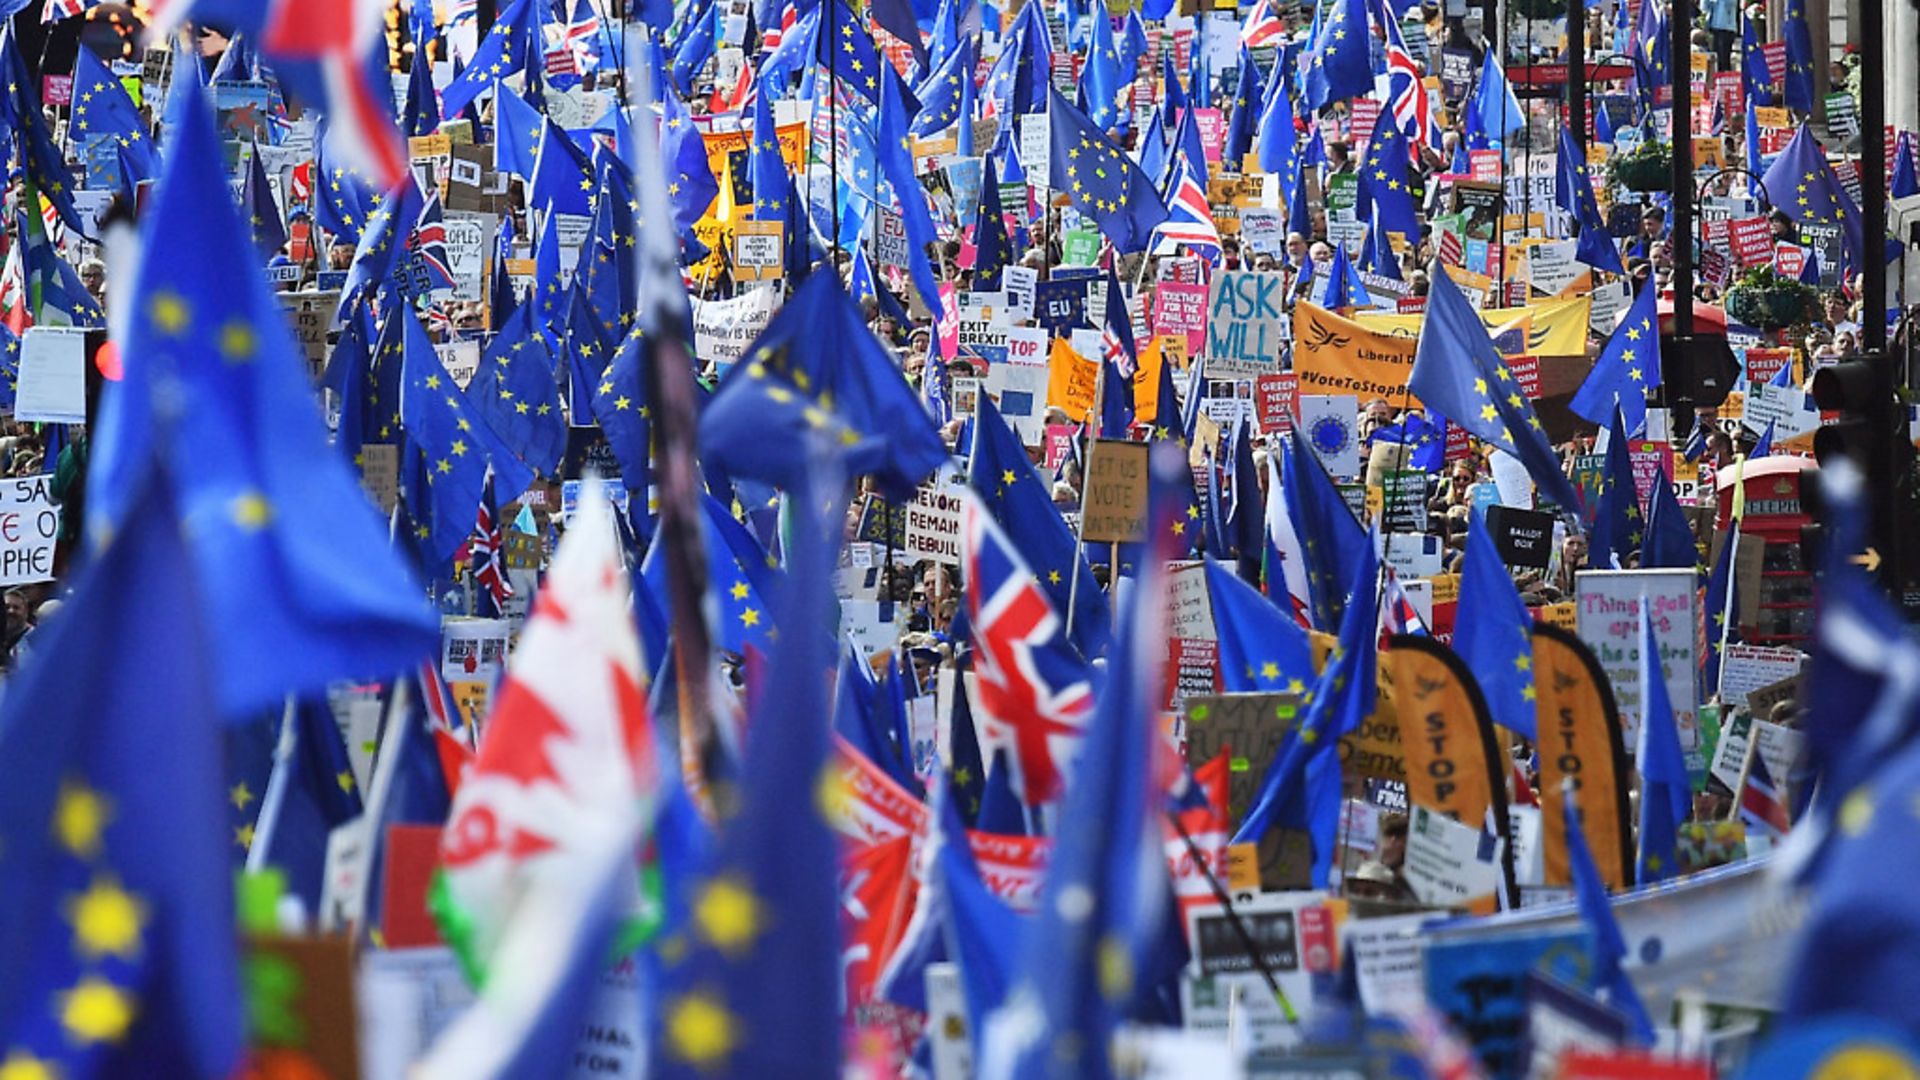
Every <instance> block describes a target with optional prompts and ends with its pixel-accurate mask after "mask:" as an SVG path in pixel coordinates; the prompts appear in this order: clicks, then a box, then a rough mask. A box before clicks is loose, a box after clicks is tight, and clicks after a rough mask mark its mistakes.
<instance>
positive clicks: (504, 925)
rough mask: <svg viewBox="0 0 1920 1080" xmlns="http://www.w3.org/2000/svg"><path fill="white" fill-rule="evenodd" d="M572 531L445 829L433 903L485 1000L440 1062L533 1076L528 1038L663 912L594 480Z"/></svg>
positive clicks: (620, 608)
mask: <svg viewBox="0 0 1920 1080" xmlns="http://www.w3.org/2000/svg"><path fill="white" fill-rule="evenodd" d="M590 486H591V487H593V489H594V490H592V491H589V492H587V493H585V494H583V495H582V501H581V506H582V510H581V513H580V515H579V516H578V517H576V518H575V520H574V524H573V527H572V528H571V529H569V530H568V531H567V535H566V539H565V540H563V541H562V542H561V544H560V549H559V551H558V552H557V553H556V555H555V557H554V562H553V568H552V570H551V572H550V573H549V574H548V576H547V581H546V584H545V586H544V587H543V588H542V589H541V590H540V593H539V594H538V596H537V597H536V598H535V600H534V606H533V611H532V614H531V616H530V617H529V619H528V621H527V626H526V629H525V630H524V631H523V632H522V634H521V637H520V646H519V649H518V650H517V651H516V652H515V654H514V657H513V660H512V661H511V662H510V663H509V665H508V667H507V674H506V678H505V680H504V681H503V682H502V684H501V687H500V693H499V696H498V698H497V699H496V702H495V704H494V707H493V710H492V714H491V717H490V719H489V721H488V724H487V728H486V733H485V735H484V737H483V738H482V741H481V743H480V749H479V753H478V754H477V755H476V757H475V759H474V763H473V766H472V769H471V770H470V771H469V772H468V773H467V775H466V777H465V779H464V780H462V781H461V783H460V788H459V792H458V794H457V795H456V796H455V797H454V803H453V810H452V813H451V814H450V815H449V816H448V820H447V827H446V831H445V833H444V834H443V835H442V837H441V841H440V855H441V861H442V864H443V865H442V868H441V870H440V871H439V873H438V875H437V877H436V880H435V882H434V887H433V896H432V906H433V911H434V916H435V918H436V919H437V920H438V921H439V923H440V927H441V930H442V932H443V933H444V934H445V936H446V939H447V941H448V942H449V943H450V944H452V946H453V947H454V950H455V951H456V952H457V953H458V954H459V956H460V959H461V962H462V964H463V965H464V967H465V969H466V973H467V976H468V978H469V979H470V980H471V981H472V982H473V984H474V986H475V987H476V988H477V989H478V991H479V1000H478V1001H477V1002H476V1003H475V1004H474V1005H473V1006H472V1007H471V1008H470V1009H469V1010H468V1012H467V1013H466V1014H465V1015H463V1016H462V1017H461V1018H460V1019H459V1020H458V1021H456V1022H455V1023H454V1024H453V1025H452V1026H451V1027H450V1028H449V1029H448V1030H447V1031H446V1032H445V1033H444V1034H443V1036H442V1037H441V1039H440V1041H439V1042H438V1043H437V1044H436V1045H435V1047H434V1048H433V1051H432V1052H431V1053H430V1054H429V1056H428V1061H427V1062H426V1064H427V1065H429V1066H431V1067H430V1068H429V1069H428V1070H427V1072H428V1074H429V1075H467V1076H475V1075H511V1074H519V1075H532V1074H533V1073H531V1072H518V1071H517V1070H518V1069H519V1066H518V1065H515V1066H512V1067H509V1065H508V1064H507V1063H508V1062H520V1063H522V1064H527V1065H530V1063H529V1062H527V1060H526V1054H527V1052H528V1048H529V1047H530V1046H532V1045H534V1044H538V1043H541V1042H542V1041H544V1040H545V1037H546V1036H547V1035H548V1034H549V1033H552V1032H554V1031H555V1030H557V1031H558V1032H561V1033H564V1034H565V1035H566V1038H567V1040H568V1044H569V1045H570V1039H571V1035H572V1033H573V1032H575V1031H576V1030H577V1027H576V1026H575V1025H577V1023H578V1019H579V1013H578V1012H577V1011H575V1012H574V1013H573V1015H572V1016H571V1017H570V1018H565V1019H564V1020H558V1021H557V1020H556V1018H555V1017H554V1015H553V1014H554V1013H555V1012H556V1011H558V1012H560V1013H563V1014H564V1013H565V1012H567V1011H569V1009H568V1007H567V1006H566V1005H565V1004H564V1003H567V1002H569V1001H570V1000H575V1001H577V1000H578V999H579V998H582V997H584V996H585V995H588V994H590V993H591V992H592V987H593V986H594V985H595V984H597V982H598V978H599V974H600V972H601V970H602V969H603V968H604V967H605V965H606V963H607V962H608V961H609V960H610V959H611V958H612V957H614V956H615V955H620V954H624V953H626V952H628V951H630V950H631V947H632V946H633V945H634V944H636V943H637V941H638V940H640V939H641V938H643V937H644V935H645V934H646V933H647V932H649V931H650V930H651V928H652V926H653V925H656V924H657V921H658V907H657V904H656V903H654V902H653V900H652V898H651V897H650V896H649V895H646V894H649V893H652V892H654V890H653V889H651V888H647V889H643V888H642V887H641V872H640V869H639V867H638V866H637V864H636V859H635V852H637V851H638V850H640V848H641V841H642V839H643V837H644V836H645V834H646V833H647V832H648V831H649V830H650V828H651V826H652V823H653V820H654V815H655V809H656V805H657V803H656V800H657V796H658V793H659V787H660V777H659V769H658V761H657V759H656V757H655V752H654V739H653V731H652V724H651V721H650V720H649V717H648V714H647V708H646V695H645V692H644V690H643V687H642V682H641V674H640V672H641V666H640V645H639V641H638V639H637V637H636V634H635V629H634V623H633V617H632V615H631V614H629V608H628V601H627V574H626V571H625V570H624V568H623V567H622V565H621V561H620V554H619V547H618V539H617V537H616V535H615V531H614V523H613V519H612V515H611V512H610V511H609V509H608V504H607V500H606V498H605V497H604V496H603V495H602V494H600V492H599V490H598V485H597V484H593V485H590Z"/></svg>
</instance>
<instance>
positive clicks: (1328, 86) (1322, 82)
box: [1302, 0, 1373, 112]
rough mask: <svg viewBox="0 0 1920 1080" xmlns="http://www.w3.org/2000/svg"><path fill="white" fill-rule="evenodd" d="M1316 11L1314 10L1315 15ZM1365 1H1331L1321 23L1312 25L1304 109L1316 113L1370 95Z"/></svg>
mask: <svg viewBox="0 0 1920 1080" xmlns="http://www.w3.org/2000/svg"><path fill="white" fill-rule="evenodd" d="M1317 10H1318V9H1316V11H1317ZM1371 38H1372V33H1371V28H1370V27H1369V26H1368V25H1367V3H1366V0H1333V4H1332V6H1331V7H1330V8H1328V9H1327V16H1326V19H1325V21H1316V23H1315V26H1314V34H1313V39H1312V40H1311V41H1309V42H1308V43H1307V68H1306V73H1305V74H1306V78H1305V86H1304V90H1305V93H1304V94H1303V95H1302V99H1303V101H1304V103H1305V104H1306V106H1307V108H1308V109H1310V110H1313V111H1315V112H1318V111H1319V110H1321V109H1324V108H1326V107H1327V106H1328V105H1331V104H1332V103H1334V102H1336V101H1345V100H1346V99H1348V98H1352V97H1360V96H1362V95H1364V94H1369V93H1372V92H1373V59H1372V57H1371V56H1370V55H1369V54H1370V49H1369V47H1368V43H1369V41H1370V40H1371Z"/></svg>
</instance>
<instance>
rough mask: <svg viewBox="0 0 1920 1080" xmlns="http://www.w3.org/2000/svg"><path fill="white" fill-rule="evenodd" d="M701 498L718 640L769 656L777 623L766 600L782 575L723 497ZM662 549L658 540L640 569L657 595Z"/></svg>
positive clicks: (662, 584)
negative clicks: (770, 566)
mask: <svg viewBox="0 0 1920 1080" xmlns="http://www.w3.org/2000/svg"><path fill="white" fill-rule="evenodd" d="M630 490H635V489H630ZM633 497H634V498H640V497H641V496H640V495H639V494H637V493H636V494H634V495H633ZM700 498H701V504H702V508H703V509H704V510H705V512H706V520H705V521H704V522H702V525H701V532H702V534H704V536H705V539H706V551H707V581H708V583H709V586H710V588H709V590H708V592H709V594H710V595H711V596H712V597H713V603H714V612H713V613H714V621H715V627H714V629H715V630H716V635H715V638H714V642H715V644H716V645H718V646H719V647H720V648H722V649H725V650H726V651H728V652H730V653H733V654H735V655H743V654H745V653H746V651H747V649H748V648H749V647H751V648H753V649H755V650H757V651H759V652H760V653H761V654H762V655H769V654H770V653H771V651H772V649H773V644H774V632H773V628H774V622H773V609H772V608H771V606H770V605H769V603H768V601H769V600H771V599H772V598H773V597H774V596H775V595H777V591H778V585H779V582H780V581H781V580H782V576H781V575H780V574H779V573H778V572H776V571H774V570H772V569H771V568H769V567H768V566H767V564H766V553H765V552H763V551H761V550H760V546H759V544H757V543H755V542H754V540H753V538H752V537H751V536H749V535H747V532H746V529H745V528H744V527H743V526H742V525H741V524H740V523H739V522H738V521H736V520H734V518H733V515H731V514H729V513H728V512H727V508H726V507H724V506H722V505H720V502H719V500H717V499H715V498H714V497H713V496H711V495H702V496H701V497H700ZM659 549H660V546H659V545H658V544H656V545H654V547H653V549H652V550H650V551H649V552H648V558H647V560H646V561H645V563H644V564H643V570H642V574H643V575H644V577H645V578H646V582H647V585H648V587H649V588H650V589H651V590H652V591H653V593H654V595H656V596H665V595H666V593H667V580H666V575H667V560H666V559H663V558H660V557H658V556H657V555H655V554H654V552H657V551H659Z"/></svg>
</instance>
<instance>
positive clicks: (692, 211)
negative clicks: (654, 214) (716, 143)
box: [660, 94, 720, 237]
mask: <svg viewBox="0 0 1920 1080" xmlns="http://www.w3.org/2000/svg"><path fill="white" fill-rule="evenodd" d="M660 158H661V160H662V161H664V162H666V166H667V198H668V200H669V201H670V202H671V203H672V205H673V222H674V224H675V225H676V226H677V227H678V228H679V231H680V234H681V236H682V237H689V236H692V235H693V225H694V223H695V222H697V221H699V220H700V218H701V217H702V216H703V215H704V214H705V213H706V212H707V208H708V207H709V206H712V205H713V197H714V196H715V195H718V194H719V193H720V183H719V181H717V180H715V179H714V177H713V167H712V165H711V164H710V163H709V161H708V159H707V146H706V142H705V141H704V140H703V139H702V138H701V137H700V129H699V128H697V127H695V126H694V124H693V115H692V114H691V113H689V112H688V111H687V106H686V103H685V102H683V101H681V100H680V98H679V96H678V95H677V94H667V95H665V96H664V98H663V99H662V100H661V103H660Z"/></svg>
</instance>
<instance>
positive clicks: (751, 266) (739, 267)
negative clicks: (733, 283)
mask: <svg viewBox="0 0 1920 1080" xmlns="http://www.w3.org/2000/svg"><path fill="white" fill-rule="evenodd" d="M782 228H783V226H782V224H781V223H780V222H778V221H738V222H735V223H734V226H733V276H734V277H735V278H736V279H737V280H741V281H771V280H773V279H775V278H778V277H779V276H780V273H781V269H782V267H783V266H784V265H785V255H784V247H783V245H784V242H785V236H784V234H783V233H782Z"/></svg>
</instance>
